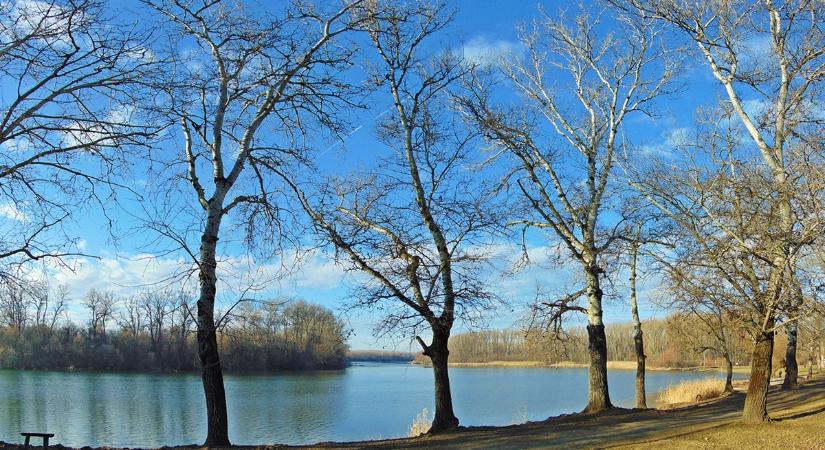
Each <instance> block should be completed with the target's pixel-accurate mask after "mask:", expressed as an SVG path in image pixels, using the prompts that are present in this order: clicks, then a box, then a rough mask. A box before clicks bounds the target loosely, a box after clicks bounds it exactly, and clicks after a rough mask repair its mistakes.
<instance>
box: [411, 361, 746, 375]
mask: <svg viewBox="0 0 825 450" xmlns="http://www.w3.org/2000/svg"><path fill="white" fill-rule="evenodd" d="M411 364H415V365H419V366H424V367H431V366H432V365H431V364H430V363H429V362H421V361H420V360H419V361H414V362H412V363H411ZM449 366H450V367H461V368H478V369H483V368H488V367H528V368H529V367H535V368H544V369H547V368H550V369H576V368H587V367H589V364H585V363H576V362H573V361H560V362H557V363H545V362H543V361H487V362H451V363H450V364H449ZM607 368H608V369H613V370H636V361H608V362H607ZM645 370H647V371H651V370H653V371H692V372H720V371H724V368H722V367H710V366H692V367H664V366H650V365H647V366H645ZM733 372H734V373H749V372H750V366H735V367H734V368H733Z"/></svg>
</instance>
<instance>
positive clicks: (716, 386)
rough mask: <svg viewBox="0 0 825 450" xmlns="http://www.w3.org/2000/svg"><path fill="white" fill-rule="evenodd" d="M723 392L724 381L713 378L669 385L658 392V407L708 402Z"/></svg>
mask: <svg viewBox="0 0 825 450" xmlns="http://www.w3.org/2000/svg"><path fill="white" fill-rule="evenodd" d="M723 392H725V380H723V379H721V378H715V377H714V378H703V379H701V380H691V381H682V382H681V383H677V384H671V385H670V386H668V387H667V388H665V389H663V390H662V391H661V392H659V395H658V396H657V399H658V401H659V405H660V406H662V407H669V406H673V405H678V404H682V403H693V402H701V401H704V400H710V399H712V398H716V397H719V396H721V395H722V393H723Z"/></svg>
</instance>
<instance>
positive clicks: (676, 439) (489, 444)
mask: <svg viewBox="0 0 825 450" xmlns="http://www.w3.org/2000/svg"><path fill="white" fill-rule="evenodd" d="M744 399H745V394H744V392H743V391H742V390H737V391H736V392H734V393H733V394H731V395H728V396H725V397H723V398H719V399H715V400H710V401H706V402H700V403H697V404H692V405H688V406H684V407H681V408H677V409H671V410H666V411H665V410H655V409H648V410H634V409H618V408H617V409H615V410H612V411H608V412H606V413H601V414H568V415H562V416H558V417H551V418H549V419H547V420H544V421H541V422H529V423H526V424H523V425H513V426H508V427H467V428H461V429H459V430H457V431H455V432H452V433H447V434H442V435H436V436H422V437H418V438H408V439H395V440H386V441H371V442H370V441H367V442H353V443H324V444H319V445H316V446H310V447H302V448H325V449H352V448H368V449H413V448H428V449H431V448H443V449H487V448H496V449H527V448H542V449H552V448H558V449H588V448H614V447H621V448H645V449H654V448H663V447H664V448H686V449H687V448H690V449H694V448H710V447H712V448H747V447H748V446H747V445H740V444H739V442H737V441H735V439H736V437H737V436H744V435H745V434H747V435H748V438H747V439H746V440H743V441H742V442H745V441H747V442H753V446H754V447H758V448H777V449H778V448H782V449H785V448H823V447H822V446H817V445H809V444H811V443H812V442H814V440H816V439H818V440H817V441H816V442H822V440H823V438H822V437H821V436H825V435H822V433H821V430H822V428H823V427H825V377H823V376H822V374H819V375H818V376H817V377H815V378H814V379H812V380H809V381H807V382H804V383H803V384H802V385H801V387H800V388H799V389H795V390H792V391H783V390H781V389H779V387H778V386H772V387H771V391H770V394H769V397H768V409H769V411H770V414H771V418H772V420H773V422H772V423H769V424H764V425H743V424H740V423H739V422H738V420H739V417H740V415H741V412H742V407H743V405H744ZM803 419H804V420H803ZM777 424H779V425H777ZM582 430H587V431H586V432H582ZM775 430H779V434H777V435H775V436H774V434H773V433H774V431H775ZM805 430H817V431H816V434H814V433H813V432H811V433H812V434H808V435H806V434H805ZM760 437H765V438H766V440H765V441H764V442H763V441H760V440H759V438H760ZM803 437H804V440H802V441H799V444H800V445H801V446H799V445H796V442H795V441H794V440H793V439H795V438H799V439H802V438H803ZM705 438H707V439H708V441H707V442H716V443H718V444H719V445H715V446H713V445H709V444H707V443H706V441H705ZM789 439H790V440H789ZM812 439H813V440H812ZM757 444H759V445H757ZM766 444H767V445H766ZM272 448H285V447H272Z"/></svg>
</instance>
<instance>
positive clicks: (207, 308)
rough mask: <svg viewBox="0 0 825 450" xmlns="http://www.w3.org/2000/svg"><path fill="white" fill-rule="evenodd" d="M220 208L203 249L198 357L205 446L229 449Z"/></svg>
mask: <svg viewBox="0 0 825 450" xmlns="http://www.w3.org/2000/svg"><path fill="white" fill-rule="evenodd" d="M220 209H221V208H220V207H215V208H210V210H209V214H208V217H207V223H206V229H205V230H204V234H203V237H202V238H201V248H200V276H199V281H200V289H201V292H200V297H199V298H198V333H197V336H198V357H199V358H200V364H201V381H202V382H203V392H204V395H205V397H206V423H207V434H206V441H205V442H204V444H203V445H204V446H206V447H225V446H229V445H230V444H229V423H228V418H227V414H226V391H225V390H224V386H223V370H222V368H221V359H220V355H219V354H218V340H217V335H216V330H215V318H214V314H215V312H214V311H215V295H216V292H217V274H216V269H217V260H216V257H215V253H216V249H217V244H218V230H219V228H220V214H221V213H220Z"/></svg>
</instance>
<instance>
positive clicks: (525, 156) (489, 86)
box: [463, 11, 674, 411]
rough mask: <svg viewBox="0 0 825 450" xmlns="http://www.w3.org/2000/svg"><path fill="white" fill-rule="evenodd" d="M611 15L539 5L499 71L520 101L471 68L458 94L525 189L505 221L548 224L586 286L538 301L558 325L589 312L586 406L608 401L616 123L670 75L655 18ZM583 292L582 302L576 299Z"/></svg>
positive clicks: (639, 110) (642, 108)
mask: <svg viewBox="0 0 825 450" xmlns="http://www.w3.org/2000/svg"><path fill="white" fill-rule="evenodd" d="M607 15H609V13H607V12H604V11H601V12H597V13H595V14H593V15H588V14H582V15H580V16H577V17H575V18H572V19H568V18H566V17H564V16H561V17H550V16H549V15H546V14H545V15H543V16H542V17H541V18H540V19H538V20H536V22H535V23H534V25H533V27H532V28H531V29H529V30H524V31H523V32H522V36H521V41H522V43H523V44H524V46H525V47H526V49H527V55H526V57H524V58H523V59H514V60H513V61H508V62H507V63H506V64H505V65H504V66H503V67H502V70H501V71H500V72H501V74H502V75H503V77H504V78H505V80H506V82H507V84H508V85H509V86H511V87H512V90H513V91H514V92H515V93H516V94H518V95H520V98H521V99H522V100H523V101H522V102H521V103H520V104H517V105H509V106H508V105H501V104H497V103H496V98H495V95H494V93H495V91H496V89H497V88H498V87H499V86H497V85H496V83H495V81H493V82H490V81H485V79H484V78H485V77H477V78H476V79H475V80H473V81H472V82H471V83H470V94H468V95H467V97H466V99H465V100H464V102H463V104H464V108H465V110H466V113H467V114H468V115H469V117H470V118H471V120H472V121H474V122H475V123H476V124H477V126H478V127H479V129H480V130H481V131H482V133H483V134H484V136H485V137H486V138H487V139H488V141H489V142H490V143H492V144H493V145H495V146H497V147H498V148H501V149H502V150H503V151H504V152H505V154H506V155H507V158H508V161H510V162H511V163H512V167H513V170H512V172H510V174H509V176H508V177H507V179H506V180H505V183H507V184H508V185H509V186H512V189H513V190H515V191H516V193H517V194H518V195H519V196H520V197H521V198H522V200H523V203H524V206H525V208H524V209H525V211H527V214H526V215H524V216H522V217H517V218H514V220H512V221H511V222H510V225H511V226H522V227H525V228H528V229H539V230H546V231H548V232H550V233H551V236H552V237H553V238H556V239H559V240H560V241H561V242H562V243H563V244H564V246H565V247H566V248H567V249H568V250H569V254H570V256H571V257H572V259H573V260H574V261H575V262H576V263H578V264H579V265H580V267H581V270H582V272H581V273H582V275H583V276H584V277H583V278H584V279H585V286H584V287H582V288H581V289H578V290H576V291H575V292H574V293H568V294H566V295H564V296H562V297H561V298H560V299H558V300H548V301H544V302H539V303H538V304H537V305H536V306H537V309H536V311H538V313H539V315H540V316H541V317H542V318H543V319H546V320H545V321H544V323H546V324H548V326H555V327H560V326H561V325H560V320H561V319H562V318H563V317H565V315H566V314H567V313H568V312H583V313H586V314H587V318H588V330H589V333H590V346H591V349H592V360H591V364H590V394H589V400H588V405H587V408H586V410H587V411H599V410H603V409H606V408H610V407H611V406H612V405H611V402H610V397H609V394H608V388H607V353H606V348H607V347H606V343H605V335H604V323H603V321H602V296H603V288H602V286H601V283H602V275H603V273H604V267H603V262H602V261H601V258H602V254H603V253H604V252H605V251H606V250H607V249H608V248H609V247H610V246H611V245H612V244H613V242H614V241H615V239H616V238H617V236H619V235H620V233H621V226H622V221H613V223H611V222H610V221H608V220H605V219H604V214H605V211H609V210H611V209H613V210H614V211H617V208H616V206H617V205H616V204H615V203H614V202H615V201H616V200H617V197H618V196H616V195H614V193H615V192H616V188H617V183H616V180H615V174H614V166H615V161H616V158H617V149H618V148H619V146H620V143H621V140H620V133H621V132H622V129H623V128H622V127H623V124H624V123H625V120H626V118H627V117H630V116H632V115H634V114H644V113H645V112H649V109H650V106H651V103H652V102H653V101H654V100H655V99H656V97H658V96H659V95H661V94H663V93H664V92H666V91H667V90H668V89H669V82H670V81H671V79H672V78H673V75H674V72H673V67H672V66H671V63H670V61H669V58H668V54H667V52H666V51H664V50H662V49H661V47H659V46H658V42H657V40H658V34H659V30H658V29H657V28H656V27H654V26H653V24H652V23H651V21H648V20H642V21H639V20H636V19H635V18H632V17H630V16H627V15H624V14H616V15H615V17H612V18H614V19H615V20H613V21H611V25H615V26H616V27H617V28H618V30H620V31H618V30H614V32H613V33H605V32H604V30H603V29H602V25H603V23H602V20H603V19H604V18H605V17H606V16H607ZM582 297H585V298H586V299H587V303H586V306H582V305H581V304H580V303H579V302H580V298H582Z"/></svg>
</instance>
